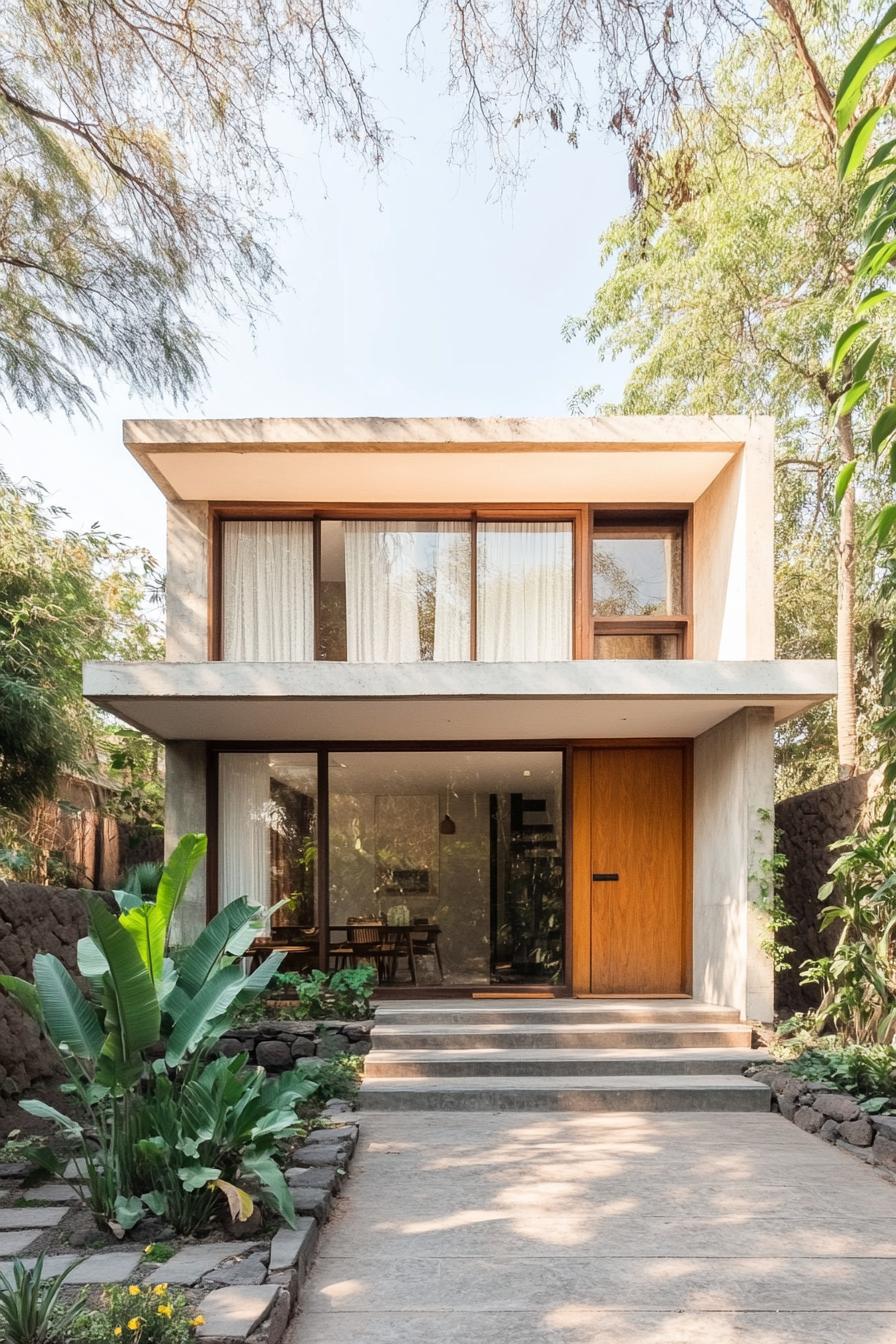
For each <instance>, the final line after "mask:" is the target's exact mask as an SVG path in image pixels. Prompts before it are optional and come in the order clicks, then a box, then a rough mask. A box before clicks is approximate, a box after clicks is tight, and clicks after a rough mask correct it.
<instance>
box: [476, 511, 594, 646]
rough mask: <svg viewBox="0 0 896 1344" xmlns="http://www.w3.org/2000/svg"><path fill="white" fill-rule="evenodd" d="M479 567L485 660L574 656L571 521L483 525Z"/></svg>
mask: <svg viewBox="0 0 896 1344" xmlns="http://www.w3.org/2000/svg"><path fill="white" fill-rule="evenodd" d="M476 563H477V576H476V593H477V596H476V636H477V646H478V647H477V655H478V657H479V658H480V659H481V660H482V661H483V662H490V663H496V662H561V661H563V660H565V659H567V658H571V657H572V524H571V523H480V524H479V527H478V529H477V533H476Z"/></svg>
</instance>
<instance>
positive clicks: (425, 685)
mask: <svg viewBox="0 0 896 1344" xmlns="http://www.w3.org/2000/svg"><path fill="white" fill-rule="evenodd" d="M124 437H125V443H126V445H127V447H128V448H129V449H130V451H131V452H132V453H133V454H134V456H135V457H136V458H137V460H138V461H139V462H140V464H141V465H142V466H143V468H144V469H145V470H146V472H147V473H148V474H149V475H150V477H151V478H152V480H153V481H154V482H155V484H156V485H157V486H158V487H159V489H160V490H161V491H162V492H163V494H164V495H165V497H166V499H167V502H168V577H167V612H168V627H167V653H166V659H165V661H164V662H157V663H138V664H134V663H130V664H129V663H92V664H88V665H87V666H86V667H85V670H84V689H85V694H86V695H87V696H88V697H89V698H90V699H91V700H92V701H94V702H95V703H96V704H98V705H101V706H103V707H104V708H106V709H108V710H109V711H111V712H112V713H114V714H116V715H118V716H119V717H120V718H121V719H123V720H124V721H126V722H127V723H130V724H132V725H134V726H135V727H138V728H140V729H142V730H143V731H145V732H148V733H151V734H153V735H154V736H156V737H157V738H159V739H161V740H162V741H163V742H164V743H165V745H166V794H167V823H166V825H167V832H168V839H169V842H173V840H174V839H176V837H177V836H178V835H179V834H181V833H182V832H184V831H187V830H205V831H207V832H208V834H209V854H208V861H207V864H206V865H205V871H204V873H203V874H202V876H201V880H197V881H196V882H195V884H194V888H193V889H192V890H191V892H190V894H189V898H188V900H187V902H186V903H185V906H184V910H183V922H184V926H185V928H186V929H188V930H189V931H190V932H193V931H195V928H196V927H197V926H199V925H200V924H201V923H202V922H203V921H204V920H205V918H206V917H207V915H208V914H210V913H213V912H214V911H215V910H216V909H218V908H219V906H220V905H221V904H222V903H224V902H226V901H229V900H231V899H234V898H235V897H237V896H240V895H248V896H249V897H251V898H252V899H253V900H255V901H258V902H259V903H261V904H263V905H272V904H276V903H277V902H285V904H284V905H282V906H281V907H280V909H279V910H278V911H277V913H276V915H275V916H274V921H273V936H274V938H275V939H277V938H279V939H281V940H282V941H283V942H284V945H288V946H290V947H293V948H294V949H295V951H296V953H301V954H302V956H303V957H304V963H303V964H315V965H319V966H321V967H327V966H333V965H339V964H345V962H346V961H348V960H351V958H352V956H353V955H354V954H357V953H358V950H359V944H363V941H364V939H373V938H375V937H376V936H377V935H376V934H375V932H373V933H371V932H370V930H371V929H375V927H376V925H377V923H378V922H379V925H380V927H381V928H384V927H388V928H390V929H394V928H407V929H409V930H410V931H411V932H409V933H408V935H407V936H406V937H404V938H401V937H398V938H395V937H393V938H392V940H391V943H390V946H391V947H392V948H393V955H392V956H391V957H381V958H380V959H379V962H378V965H379V971H380V974H381V976H382V979H383V982H384V986H383V992H384V993H387V992H388V985H389V982H392V983H393V984H395V985H396V986H398V987H399V988H400V992H402V993H403V994H407V993H408V988H409V985H410V986H412V987H413V988H414V990H415V992H416V993H418V994H421V995H425V994H437V995H439V996H441V997H444V996H445V995H446V994H449V993H450V994H458V995H461V994H468V995H514V994H522V995H526V994H528V995H531V994H533V993H539V994H551V995H558V996H560V995H575V996H604V995H628V996H630V995H649V996H653V997H656V996H665V995H668V996H677V995H682V996H691V995H692V996H694V997H695V998H698V999H701V1000H706V1001H709V1002H711V1003H719V1004H727V1005H729V1006H732V1007H735V1008H737V1009H738V1010H739V1012H740V1013H741V1014H743V1015H744V1016H746V1017H750V1018H759V1019H768V1018H770V1017H771V1015H772V1006H773V1003H772V999H773V985H772V972H771V968H770V964H769V960H768V958H767V956H766V955H765V954H764V953H763V951H762V941H763V917H762V910H761V897H762V893H763V890H764V886H765V877H766V868H767V864H768V861H769V859H770V856H771V851H772V822H771V814H772V806H773V792H772V790H773V733H774V727H775V724H776V723H780V722H782V721H783V720H785V719H787V718H788V717H790V716H792V715H794V714H799V713H801V712H802V711H804V710H805V709H806V708H808V707H809V706H811V705H813V704H817V703H818V702H819V701H822V700H824V699H826V698H828V697H830V696H831V695H833V694H834V692H835V689H836V686H835V672H834V665H833V664H832V663H830V662H821V661H802V662H795V661H780V660H776V659H775V651H774V600H773V547H772V542H773V499H772V490H773V426H772V422H771V421H770V420H767V419H761V418H760V419H749V418H740V417H731V416H719V417H714V418H680V417H643V418H642V417H630V418H618V419H585V418H570V419H556V420H472V419H336V420H331V419H305V420H236V421H211V420H209V421H178V420H166V421H132V422H128V423H126V425H125V429H124ZM372 946H373V943H372V942H371V947H372ZM361 951H363V947H362V948H361ZM414 978H416V986H413V979H414Z"/></svg>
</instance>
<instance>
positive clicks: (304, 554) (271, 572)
mask: <svg viewBox="0 0 896 1344" xmlns="http://www.w3.org/2000/svg"><path fill="white" fill-rule="evenodd" d="M222 537H223V556H222V567H221V600H222V608H223V609H222V622H221V657H222V658H223V659H224V661H225V662H258V663H306V662H310V661H311V660H312V659H313V658H314V533H313V524H312V523H311V522H310V521H292V522H287V521H270V522H255V521H251V522H250V521H246V522H237V521H230V522H225V523H223V524H222Z"/></svg>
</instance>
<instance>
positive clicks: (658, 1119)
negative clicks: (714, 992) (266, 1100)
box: [289, 1111, 896, 1344]
mask: <svg viewBox="0 0 896 1344" xmlns="http://www.w3.org/2000/svg"><path fill="white" fill-rule="evenodd" d="M289 1339H290V1340H291V1341H292V1344H779V1342H780V1344H785V1342H786V1344H855V1342H856V1341H861V1342H862V1344H896V1187H894V1186H893V1185H890V1184H889V1183H888V1182H887V1181H885V1180H883V1179H882V1178H881V1177H880V1176H879V1175H877V1174H876V1173H874V1172H872V1171H870V1170H868V1169H867V1168H865V1167H864V1166H863V1165H862V1164H861V1163H860V1162H857V1161H856V1160H855V1159H854V1158H852V1157H850V1156H848V1155H847V1154H845V1153H843V1152H840V1151H838V1150H837V1149H834V1148H832V1147H831V1146H829V1145H828V1144H826V1143H824V1142H822V1141H821V1140H819V1139H818V1138H816V1137H814V1136H811V1135H808V1134H804V1133H802V1132H801V1131H800V1130H798V1129H797V1128H796V1127H795V1126H794V1125H791V1124H788V1123H787V1122H786V1121H784V1120H782V1119H781V1118H780V1117H779V1116H774V1115H751V1114H733V1115H732V1114H687V1115H685V1114H680V1113H678V1114H676V1113H671V1114H660V1115H657V1114H645V1113H638V1114H634V1113H631V1114H619V1113H615V1114H603V1115H586V1114H581V1113H579V1114H569V1113H559V1114H553V1115H528V1114H520V1113H512V1112H510V1113H503V1114H500V1115H497V1114H488V1113H472V1114H471V1113H464V1114H456V1113H455V1114H452V1113H447V1112H440V1113H438V1114H433V1113H428V1112H419V1111H418V1112H411V1113H386V1114H383V1113H377V1114H373V1113H365V1115H364V1116H363V1125H362V1129H361V1142H360V1145H359V1149H358V1153H357V1155H356V1158H355V1161H354V1164H353V1167H352V1176H351V1179H350V1180H349V1181H348V1182H347V1183H346V1186H345V1189H344V1191H343V1194H342V1195H341V1197H340V1199H339V1200H338V1202H337V1204H336V1208H335V1212H334V1214H333V1217H332V1219H331V1221H330V1223H329V1225H328V1226H327V1227H326V1228H325V1230H324V1232H323V1235H322V1238H321V1245H320V1254H319V1257H318V1260H317V1263H316V1265H315V1268H314V1270H313V1271H312V1274H311V1276H310V1278H309V1279H308V1282H307V1284H306V1287H305V1291H304V1294H303V1308H302V1311H301V1313H300V1315H299V1317H298V1318H297V1320H296V1321H295V1322H294V1324H293V1327H292V1334H291V1335H290V1336H289Z"/></svg>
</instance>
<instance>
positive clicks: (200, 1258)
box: [146, 1240, 258, 1285]
mask: <svg viewBox="0 0 896 1344" xmlns="http://www.w3.org/2000/svg"><path fill="white" fill-rule="evenodd" d="M257 1245H258V1243H257V1242H253V1241H251V1240H247V1241H208V1242H205V1243H204V1244H201V1245H200V1244H197V1245H195V1246H184V1247H183V1248H182V1249H181V1250H179V1251H177V1252H176V1253H175V1254H174V1255H173V1256H172V1257H171V1259H170V1260H166V1261H165V1264H164V1265H159V1267H158V1269H157V1270H155V1271H154V1272H153V1273H152V1274H150V1276H149V1278H148V1279H147V1280H146V1282H147V1283H180V1284H187V1285H188V1284H191V1283H198V1282H199V1280H200V1279H201V1278H202V1276H203V1275H204V1274H209V1273H211V1271H212V1270H213V1269H217V1267H218V1265H220V1264H221V1262H222V1261H223V1260H228V1259H229V1258H230V1257H231V1256H233V1255H248V1253H249V1252H250V1251H251V1250H252V1249H253V1247H254V1246H257Z"/></svg>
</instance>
